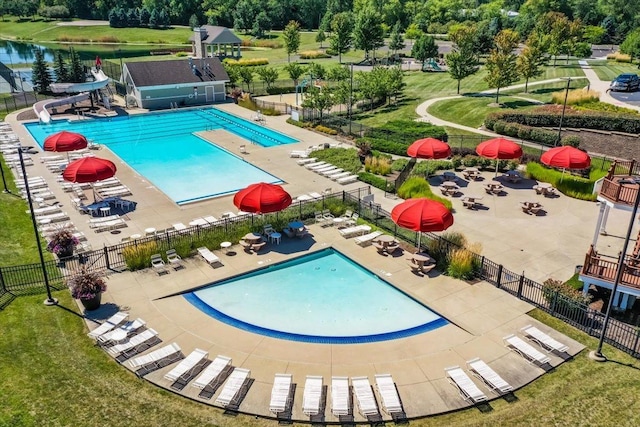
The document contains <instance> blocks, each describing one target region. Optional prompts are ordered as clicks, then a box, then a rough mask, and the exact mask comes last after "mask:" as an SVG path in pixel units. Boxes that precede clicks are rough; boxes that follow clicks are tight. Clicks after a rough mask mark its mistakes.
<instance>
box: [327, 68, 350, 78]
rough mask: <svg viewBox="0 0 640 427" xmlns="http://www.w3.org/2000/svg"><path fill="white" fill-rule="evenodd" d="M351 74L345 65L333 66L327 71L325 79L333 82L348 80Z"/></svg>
mask: <svg viewBox="0 0 640 427" xmlns="http://www.w3.org/2000/svg"><path fill="white" fill-rule="evenodd" d="M350 75H351V73H350V72H349V68H347V66H345V65H334V66H333V67H331V68H329V71H327V79H328V80H331V81H334V82H342V81H345V80H349V77H350Z"/></svg>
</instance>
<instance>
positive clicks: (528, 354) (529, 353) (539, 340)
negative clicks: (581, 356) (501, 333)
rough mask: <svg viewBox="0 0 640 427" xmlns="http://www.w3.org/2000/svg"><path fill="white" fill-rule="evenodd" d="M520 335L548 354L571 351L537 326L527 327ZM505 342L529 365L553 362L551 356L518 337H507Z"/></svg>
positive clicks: (521, 330)
mask: <svg viewBox="0 0 640 427" xmlns="http://www.w3.org/2000/svg"><path fill="white" fill-rule="evenodd" d="M520 334H521V335H522V336H523V337H524V338H525V339H527V340H529V341H530V342H533V343H535V344H537V345H538V346H539V347H540V348H541V349H542V350H543V351H545V352H546V353H551V352H556V353H566V352H567V351H568V350H569V346H568V345H566V344H563V343H561V342H560V341H558V340H556V339H555V338H553V337H551V336H550V335H549V334H547V333H546V332H543V331H541V330H540V329H539V328H537V327H536V326H532V325H527V326H525V327H523V328H521V329H520ZM503 341H504V343H505V345H506V346H507V347H508V348H509V349H510V350H513V351H515V352H516V353H518V354H519V355H521V356H522V357H524V358H525V359H526V360H527V361H528V362H529V363H533V362H537V363H538V364H540V365H544V364H545V363H548V362H550V361H551V359H550V358H549V356H547V355H545V354H544V353H542V352H541V351H539V350H538V349H536V348H535V347H533V346H532V345H530V344H529V343H527V342H526V341H524V340H523V339H522V338H520V337H519V336H517V335H507V336H506V337H504V338H503Z"/></svg>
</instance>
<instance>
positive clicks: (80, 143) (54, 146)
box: [44, 130, 88, 152]
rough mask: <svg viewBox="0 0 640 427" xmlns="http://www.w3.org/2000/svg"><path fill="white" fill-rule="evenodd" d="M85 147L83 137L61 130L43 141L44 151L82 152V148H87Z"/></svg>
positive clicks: (85, 143) (85, 139)
mask: <svg viewBox="0 0 640 427" xmlns="http://www.w3.org/2000/svg"><path fill="white" fill-rule="evenodd" d="M87 145H88V143H87V138H85V137H84V136H82V135H80V134H79V133H74V132H67V131H66V130H63V131H62V132H58V133H54V134H53V135H49V136H48V137H47V138H46V139H45V140H44V151H56V152H63V151H74V150H82V149H83V148H87Z"/></svg>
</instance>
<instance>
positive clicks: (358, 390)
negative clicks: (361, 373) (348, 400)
mask: <svg viewBox="0 0 640 427" xmlns="http://www.w3.org/2000/svg"><path fill="white" fill-rule="evenodd" d="M351 384H352V385H353V391H354V393H355V395H356V400H357V401H358V411H359V412H360V414H362V416H363V417H367V416H369V415H378V414H379V413H380V412H379V411H378V405H377V404H376V398H375V396H374V395H373V390H372V389H371V384H370V383H369V378H367V377H351Z"/></svg>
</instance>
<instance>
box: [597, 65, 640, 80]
mask: <svg viewBox="0 0 640 427" xmlns="http://www.w3.org/2000/svg"><path fill="white" fill-rule="evenodd" d="M589 65H591V68H593V71H595V72H596V74H597V75H598V77H599V78H600V80H607V81H610V80H613V79H615V78H616V77H617V76H618V74H623V73H636V74H637V73H638V72H640V70H638V66H637V65H635V64H625V63H623V62H615V61H589Z"/></svg>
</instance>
